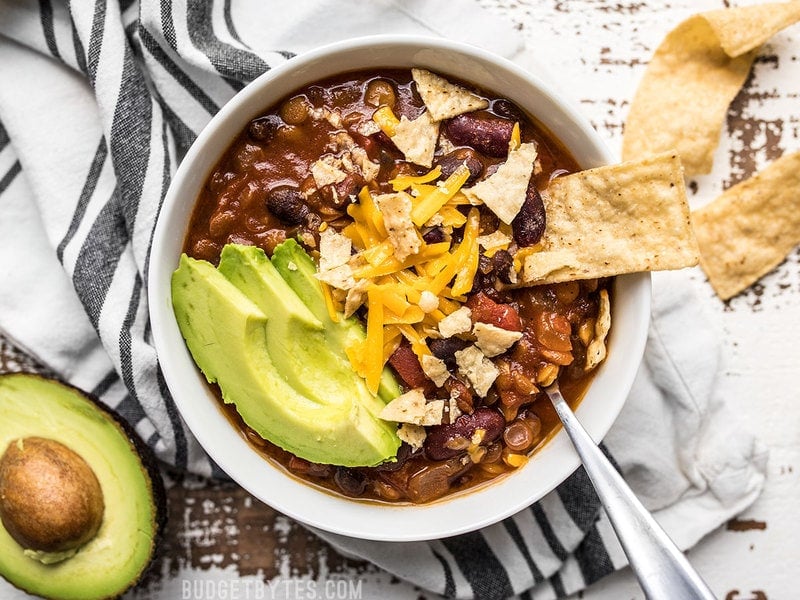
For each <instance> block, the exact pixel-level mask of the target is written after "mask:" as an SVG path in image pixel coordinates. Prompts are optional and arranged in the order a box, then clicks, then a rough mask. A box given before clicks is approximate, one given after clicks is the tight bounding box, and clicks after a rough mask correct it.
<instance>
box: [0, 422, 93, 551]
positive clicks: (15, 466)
mask: <svg viewBox="0 0 800 600" xmlns="http://www.w3.org/2000/svg"><path fill="white" fill-rule="evenodd" d="M104 509H105V503H104V500H103V491H102V489H101V488H100V483H99V482H98V480H97V477H96V475H95V473H94V471H93V470H92V468H91V467H90V466H89V464H88V463H87V462H86V461H85V460H84V459H83V458H82V457H81V456H80V455H78V454H77V453H75V452H74V451H73V450H71V449H70V448H68V447H67V446H65V445H64V444H62V443H60V442H57V441H55V440H52V439H45V438H41V437H27V438H23V439H17V440H14V441H12V442H11V443H10V444H9V445H8V448H6V450H5V452H4V453H3V456H2V457H0V520H1V521H2V523H3V526H4V527H5V529H6V530H7V531H8V533H9V534H10V535H11V537H12V538H14V540H15V541H16V542H17V543H19V544H20V545H21V546H22V547H23V548H24V549H25V551H26V554H27V555H28V556H31V557H33V558H36V559H37V560H41V561H42V562H56V561H57V560H63V559H65V558H68V557H70V556H72V555H74V553H75V551H77V549H78V548H80V547H81V546H83V545H84V544H86V543H87V542H88V541H89V540H91V539H92V538H93V537H94V536H95V535H96V534H97V531H98V530H99V529H100V524H101V522H102V520H103V512H104Z"/></svg>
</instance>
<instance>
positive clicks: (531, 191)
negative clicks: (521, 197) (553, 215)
mask: <svg viewBox="0 0 800 600" xmlns="http://www.w3.org/2000/svg"><path fill="white" fill-rule="evenodd" d="M546 224H547V215H546V214H545V210H544V203H543V202H542V196H541V194H540V193H539V190H537V189H536V184H535V183H534V181H533V178H531V181H530V183H529V184H528V191H527V193H526V194H525V202H523V204H522V208H520V210H519V212H518V213H517V216H516V217H514V220H513V221H512V222H511V229H512V231H513V232H514V241H516V242H517V244H518V245H519V246H521V247H525V246H533V245H534V244H536V243H538V242H539V240H540V239H542V235H544V228H545V225H546Z"/></svg>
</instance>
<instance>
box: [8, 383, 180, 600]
mask: <svg viewBox="0 0 800 600" xmlns="http://www.w3.org/2000/svg"><path fill="white" fill-rule="evenodd" d="M27 437H42V438H49V439H53V440H56V441H58V442H61V443H62V444H64V445H66V446H68V447H69V448H70V449H72V450H73V451H74V452H76V453H77V454H79V455H80V456H81V457H82V458H83V459H84V460H85V461H86V462H87V463H88V464H89V466H90V467H91V468H92V470H93V471H94V473H95V475H96V476H97V479H98V481H99V483H100V486H101V489H102V491H103V496H104V498H105V499H106V509H105V511H104V514H103V521H102V524H101V525H100V529H99V530H98V532H97V535H96V536H95V537H94V538H92V539H91V540H90V541H89V542H87V543H86V544H84V545H83V546H81V547H80V548H78V551H77V552H76V553H75V555H74V556H71V557H68V558H65V559H64V560H61V561H59V562H56V563H55V564H43V563H42V562H41V561H40V557H38V556H31V552H26V550H27V549H26V548H23V547H22V546H21V545H20V544H19V543H17V542H16V540H14V538H12V537H11V536H10V535H9V533H8V532H7V531H6V529H5V528H4V527H3V526H2V524H1V523H0V575H2V576H3V577H4V578H5V579H7V580H8V581H9V582H10V583H12V584H13V585H15V586H16V587H18V588H20V589H22V590H25V591H27V592H29V593H32V594H36V595H39V596H44V597H47V598H61V599H65V600H71V599H80V600H90V599H93V598H109V597H116V596H118V595H120V594H122V593H123V592H124V591H125V590H126V589H128V588H129V587H131V586H132V585H133V584H135V583H136V582H137V581H138V579H139V578H140V576H141V574H142V573H143V572H144V570H145V568H146V567H147V566H148V564H149V563H150V560H151V558H152V555H153V551H154V547H155V544H156V540H157V538H158V536H159V533H160V527H161V526H162V525H163V523H162V522H161V518H162V516H163V509H164V508H165V504H164V498H163V495H162V494H163V489H161V487H160V486H161V481H160V479H158V480H157V479H156V478H157V477H160V476H159V475H158V473H157V471H154V470H152V471H151V469H152V464H151V463H150V462H149V461H144V462H143V460H142V458H141V457H140V455H139V454H138V450H139V449H138V448H137V447H136V445H135V444H134V442H133V441H132V438H131V432H129V431H125V430H124V429H123V427H122V425H121V424H120V423H118V422H117V421H116V420H115V419H114V418H113V417H112V416H111V415H110V414H109V411H107V410H106V409H103V408H100V407H99V406H98V405H96V404H95V403H94V402H92V401H91V400H90V399H89V398H88V397H86V396H85V395H83V394H82V393H81V392H79V391H78V390H76V389H74V388H71V387H69V386H67V385H64V384H61V383H59V382H56V381H53V380H48V379H45V378H42V377H39V376H36V375H30V374H24V373H17V374H11V375H2V376H0V454H2V453H3V452H5V450H6V448H7V447H8V445H9V444H10V443H11V442H12V441H14V440H16V439H19V438H27ZM156 485H157V486H158V489H159V490H160V491H159V493H158V494H155V495H154V486H156Z"/></svg>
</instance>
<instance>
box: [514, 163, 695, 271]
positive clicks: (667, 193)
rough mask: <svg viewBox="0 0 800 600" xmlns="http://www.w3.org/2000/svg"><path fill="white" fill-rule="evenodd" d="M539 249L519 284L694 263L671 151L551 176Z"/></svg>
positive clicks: (683, 196)
mask: <svg viewBox="0 0 800 600" xmlns="http://www.w3.org/2000/svg"><path fill="white" fill-rule="evenodd" d="M542 199H543V201H544V207H545V212H546V214H547V228H546V229H545V232H544V236H542V239H541V241H540V245H541V247H542V249H541V251H539V252H533V253H531V254H528V255H527V256H526V257H525V259H524V263H523V270H522V281H523V282H524V283H526V284H542V283H558V282H561V281H570V280H574V279H592V278H596V277H608V276H611V275H620V274H623V273H633V272H636V271H654V270H662V269H680V268H683V267H689V266H693V265H696V264H697V261H698V249H697V243H696V241H695V239H694V235H693V233H692V227H691V221H690V216H689V206H688V204H687V201H686V189H685V187H684V181H683V171H682V169H681V163H680V159H679V158H678V157H677V155H676V154H674V153H667V154H660V155H657V156H652V157H649V158H646V159H643V160H641V161H635V162H627V163H622V164H619V165H610V166H605V167H599V168H596V169H589V170H587V171H580V172H578V173H574V174H572V175H566V176H564V177H558V178H556V179H554V180H553V181H552V182H551V183H550V185H549V186H548V188H547V190H546V193H544V194H542Z"/></svg>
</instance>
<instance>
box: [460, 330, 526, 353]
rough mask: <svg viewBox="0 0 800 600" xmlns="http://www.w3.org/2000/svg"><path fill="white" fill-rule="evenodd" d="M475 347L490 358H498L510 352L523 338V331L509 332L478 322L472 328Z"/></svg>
mask: <svg viewBox="0 0 800 600" xmlns="http://www.w3.org/2000/svg"><path fill="white" fill-rule="evenodd" d="M472 334H473V335H474V336H475V345H476V346H477V347H478V348H480V349H481V352H483V353H484V355H486V356H488V357H492V356H497V355H499V354H502V353H503V352H505V351H506V350H508V349H509V348H510V347H511V346H513V345H514V343H515V342H516V341H517V340H519V339H520V338H521V337H522V332H521V331H509V330H508V329H503V328H502V327H498V326H497V325H492V324H491V323H481V322H477V323H475V325H474V326H473V328H472Z"/></svg>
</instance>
